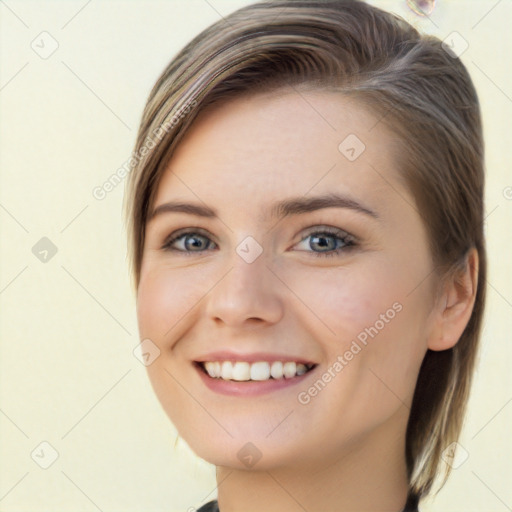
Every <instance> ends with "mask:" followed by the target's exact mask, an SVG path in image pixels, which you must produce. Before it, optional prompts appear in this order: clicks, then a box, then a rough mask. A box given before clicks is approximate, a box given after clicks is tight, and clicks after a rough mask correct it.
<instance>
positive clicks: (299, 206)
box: [148, 194, 379, 222]
mask: <svg viewBox="0 0 512 512" xmlns="http://www.w3.org/2000/svg"><path fill="white" fill-rule="evenodd" d="M324 208H347V209H349V210H354V211H357V212H359V213H363V214H365V215H368V216H370V217H373V218H375V219H378V218H379V215H378V214H377V212H375V211H374V210H371V209H370V208H368V207H367V206H364V205H363V204H361V203H360V202H358V201H356V200H355V199H352V198H350V197H347V196H344V195H340V194H325V195H321V196H316V197H304V196H299V197H292V198H289V199H285V200H283V201H279V202H277V203H274V204H273V205H272V207H271V208H270V211H269V216H270V218H271V219H275V218H279V219H282V218H284V217H289V216H292V215H300V214H304V213H309V212H313V211H316V210H322V209H324ZM171 212H179V213H188V214H190V215H196V216H198V217H206V218H218V217H219V216H218V213H217V210H215V209H214V208H210V207H208V206H205V205H201V204H193V203H187V202H182V201H171V202H167V203H163V204H161V205H159V206H157V207H156V208H155V209H154V210H153V212H152V213H151V215H150V217H149V219H148V222H149V221H151V220H153V219H154V218H155V217H157V216H159V215H162V214H164V213H171Z"/></svg>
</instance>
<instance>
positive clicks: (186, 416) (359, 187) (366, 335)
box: [125, 0, 486, 512]
mask: <svg viewBox="0 0 512 512" xmlns="http://www.w3.org/2000/svg"><path fill="white" fill-rule="evenodd" d="M132 164H133V170H132V171H131V174H130V178H129V183H128V191H127V195H126V203H125V207H126V218H127V222H128V229H129V243H130V255H131V264H132V276H133V284H134V288H135V291H136V294H137V314H138V323H139V334H140V338H141V340H144V341H143V343H146V344H147V345H148V344H149V345H148V346H151V347H154V353H158V354H159V356H158V357H156V358H155V359H154V360H152V361H151V362H150V364H148V366H147V369H148V375H149V378H150V380H151V383H152V386H153V388H154V390H155V392H156V394H157V396H158V398H159V400H160V402H161V404H162V407H163V408H164V410H165V411H166V413H167V414H168V415H169V417H170V419H171V420H172V422H173V423H174V425H175V426H176V428H177V429H178V432H179V433H180V435H181V436H182V437H183V439H184V440H185V441H186V442H187V443H188V444H189V446H190V447H191V448H192V449H193V450H194V451H195V453H197V454H198V455H199V456H200V457H202V458H204V459H205V460H207V461H208V462H210V463H212V464H215V465H216V467H217V484H218V499H217V500H214V501H212V502H210V503H208V504H206V505H204V506H203V507H202V508H200V509H199V510H200V511H201V512H205V511H218V510H220V512H235V511H236V512H240V511H242V512H253V511H259V510H265V511H266V512H273V511H281V510H287V511H303V510H307V511H311V512H313V511H315V512H330V511H348V510H350V511H354V510H358V511H377V510H378V511H390V512H391V511H397V512H398V511H401V510H417V507H418V504H419V502H420V500H421V499H422V498H424V497H425V496H427V495H428V494H429V493H430V492H431V491H432V489H433V486H434V480H435V479H436V476H438V475H443V474H444V477H445V479H446V477H447V475H448V472H449V469H450V460H451V458H452V457H453V453H454V449H453V448H454V446H456V444H454V443H456V441H457V438H458V435H459V432H460V429H461V424H462V421H463V417H464V411H465V406H466V402H467V398H468V393H469V390H470V385H471V378H472V372H473V367H474V363H475V357H476V351H477V347H478V340H479V332H480V324H481V320H482V314H483V308H484V291H485V287H484V286H483V283H485V272H486V257H485V246H484V237H483V186H484V177H483V142H482V133H481V121H480V113H479V105H478V99H477V96H476V93H475V90H474V87H473V84H472V82H471V79H470V77H469V75H468V73H467V71H466V69H465V68H464V66H463V65H462V63H461V62H460V60H459V59H458V58H456V57H455V55H453V54H452V53H449V52H448V51H446V50H445V49H444V48H443V45H442V44H441V41H439V40H438V39H437V38H435V37H432V36H425V35H420V34H419V33H418V32H417V31H416V30H415V29H414V28H413V27H411V26H410V25H409V24H408V23H406V22H405V21H404V20H402V19H400V18H398V17H396V16H394V15H392V14H389V13H386V12H384V11H382V10H379V9H377V8H375V7H371V6H369V5H367V4H365V3H363V2H360V1H355V0H353V1H339V0H338V1H336V0H331V1H317V2H303V1H301V0H275V1H269V2H262V3H256V4H253V5H250V6H248V7H245V8H242V9H240V10H238V11H236V12H235V13H233V14H231V15H230V16H228V17H226V18H225V19H223V20H221V21H219V22H218V23H216V24H214V25H212V26H211V27H209V28H208V29H206V30H205V31H204V32H202V33H201V34H200V35H199V36H197V37H196V38H195V39H194V40H193V41H192V42H190V43H189V44H188V45H187V46H186V47H185V48H184V49H183V50H182V51H181V52H180V53H179V54H178V55H177V56H176V57H175V58H174V59H173V60H172V61H171V63H170V64H169V65H168V67H167V68H166V69H165V71H164V72H163V73H162V75H161V76H160V78H159V79H158V81H157V83H156V84H155V86H154V88H153V90H152V92H151V94H150V97H149V99H148V101H147V104H146V107H145V110H144V113H143V117H142V121H141V125H140V128H139V135H138V138H137V142H136V147H135V151H134V155H133V159H132ZM443 483H444V482H443Z"/></svg>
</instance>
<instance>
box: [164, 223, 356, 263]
mask: <svg viewBox="0 0 512 512" xmlns="http://www.w3.org/2000/svg"><path fill="white" fill-rule="evenodd" d="M188 235H200V236H202V237H205V238H208V235H206V234H205V233H204V232H202V230H201V229H198V228H196V229H189V228H187V231H178V232H177V233H174V234H173V235H171V238H170V239H167V240H166V241H165V242H164V244H163V245H162V247H161V249H162V250H163V251H173V252H179V253H182V254H184V255H186V256H192V255H193V254H195V253H202V252H204V251H205V250H207V249H204V250H201V251H186V250H181V249H175V248H173V247H171V246H172V244H173V243H174V242H176V241H177V240H180V239H182V238H185V237H186V236H188ZM313 235H317V236H318V235H320V236H322V235H327V238H329V237H333V238H337V239H338V240H340V241H341V242H343V244H344V245H343V246H342V247H339V248H337V249H331V250H330V251H323V252H322V251H321V252H315V251H302V252H310V253H312V254H314V255H315V256H316V257H329V256H337V255H339V254H340V253H342V252H346V251H348V250H350V249H353V248H354V247H355V246H356V245H357V244H356V239H355V237H354V236H352V235H351V234H349V233H347V232H346V231H343V230H341V229H338V228H332V227H328V226H325V227H322V228H321V229H317V230H315V231H310V232H309V233H308V234H307V235H306V236H305V237H304V238H302V239H301V240H300V242H299V243H301V242H303V241H304V240H307V239H308V238H309V237H311V236H313ZM210 242H211V240H210Z"/></svg>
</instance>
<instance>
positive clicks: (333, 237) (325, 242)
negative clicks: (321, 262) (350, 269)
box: [296, 226, 356, 256]
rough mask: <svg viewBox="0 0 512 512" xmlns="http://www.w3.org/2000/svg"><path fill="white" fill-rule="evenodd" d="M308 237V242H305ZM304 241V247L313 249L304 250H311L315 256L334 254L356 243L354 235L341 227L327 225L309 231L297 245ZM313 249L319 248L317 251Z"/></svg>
mask: <svg viewBox="0 0 512 512" xmlns="http://www.w3.org/2000/svg"><path fill="white" fill-rule="evenodd" d="M308 239H309V242H307V240H308ZM304 242H306V244H305V245H306V247H309V248H311V249H313V251H308V250H307V249H306V251H305V252H313V254H314V255H315V256H336V255H338V254H340V253H341V252H345V251H347V250H349V249H351V248H353V247H354V246H355V245H356V239H355V237H354V236H352V235H351V234H349V233H347V232H346V231H343V230H341V229H338V228H332V227H328V226H325V227H322V228H321V229H318V228H316V230H315V231H310V233H309V234H308V235H306V236H305V237H304V238H303V239H302V240H301V241H300V242H299V244H297V245H300V244H304ZM296 247H297V246H296ZM315 249H319V251H317V250H315Z"/></svg>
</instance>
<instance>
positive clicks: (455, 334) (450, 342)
mask: <svg viewBox="0 0 512 512" xmlns="http://www.w3.org/2000/svg"><path fill="white" fill-rule="evenodd" d="M477 284H478V251H477V250H476V248H472V249H470V251H469V252H468V254H467V256H466V258H465V260H464V265H463V266H462V268H460V269H458V270H456V271H455V272H454V273H453V275H451V276H450V277H449V278H448V279H447V281H446V284H445V287H444V291H443V294H442V296H441V297H440V298H439V300H438V302H437V306H436V307H437V311H436V316H435V320H434V322H435V325H434V328H433V330H432V333H431V336H430V338H429V341H428V348H429V349H430V350H447V349H449V348H452V347H453V346H454V345H455V344H456V343H457V342H458V341H459V338H460V337H461V336H462V333H463V332H464V329H465V328H466V325H467V324H468V322H469V319H470V318H471V313H472V312H473V306H474V304H475V298H476V292H477Z"/></svg>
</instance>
